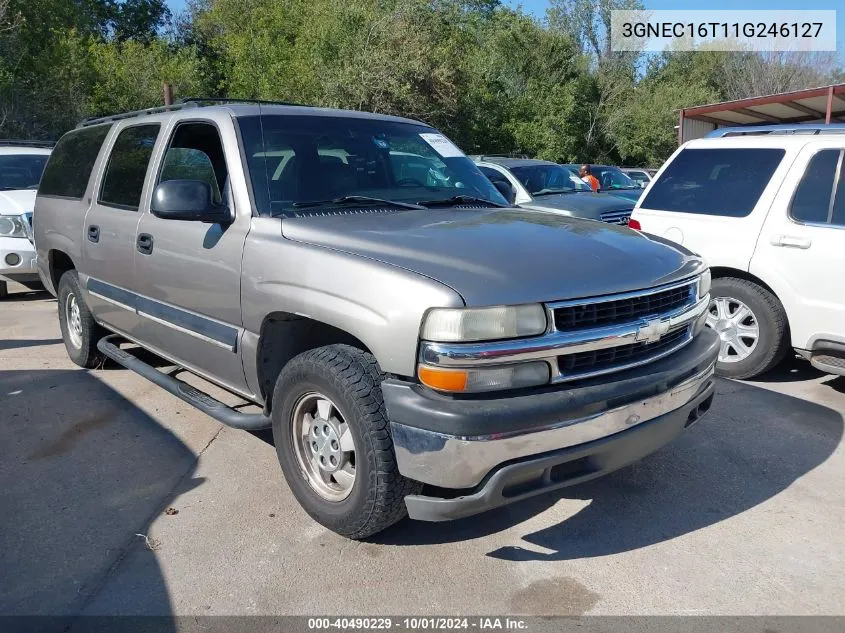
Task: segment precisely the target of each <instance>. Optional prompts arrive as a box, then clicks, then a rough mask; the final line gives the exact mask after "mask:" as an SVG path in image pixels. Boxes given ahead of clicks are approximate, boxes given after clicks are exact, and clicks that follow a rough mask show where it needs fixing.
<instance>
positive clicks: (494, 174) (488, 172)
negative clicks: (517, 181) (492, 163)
mask: <svg viewBox="0 0 845 633" xmlns="http://www.w3.org/2000/svg"><path fill="white" fill-rule="evenodd" d="M478 169H479V170H480V171H481V173H482V174H484V175H485V176H487V178H489V179H490V182H496V181H497V180H498V181H501V182H508V179H507V178H505V176H504V174H501V173H499V172H498V171H496V170H495V169H492V168H491V167H479V168H478Z"/></svg>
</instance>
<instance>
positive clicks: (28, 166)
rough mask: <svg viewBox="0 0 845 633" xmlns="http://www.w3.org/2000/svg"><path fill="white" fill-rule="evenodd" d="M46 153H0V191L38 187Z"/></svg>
mask: <svg viewBox="0 0 845 633" xmlns="http://www.w3.org/2000/svg"><path fill="white" fill-rule="evenodd" d="M48 158H50V156H49V155H48V154H0V191H9V190H12V189H38V182H39V181H40V180H41V173H42V172H43V171H44V165H46V164H47V159H48Z"/></svg>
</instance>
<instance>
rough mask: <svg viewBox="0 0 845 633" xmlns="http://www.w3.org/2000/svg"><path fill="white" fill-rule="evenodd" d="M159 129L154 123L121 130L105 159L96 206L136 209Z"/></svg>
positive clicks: (139, 202)
mask: <svg viewBox="0 0 845 633" xmlns="http://www.w3.org/2000/svg"><path fill="white" fill-rule="evenodd" d="M160 127H161V126H160V125H159V124H158V123H154V124H153V123H151V124H148V125H134V126H132V127H127V128H124V129H123V130H121V132H120V134H118V136H117V140H116V141H115V142H114V147H113V148H112V151H111V156H109V164H108V166H107V167H106V175H105V176H104V177H103V187H102V189H101V190H100V200H99V201H100V203H102V204H106V205H109V206H114V207H119V208H121V209H130V210H134V211H137V210H138V205H140V204H141V192H142V190H143V189H144V178H145V177H146V175H147V167H148V166H149V164H150V157H151V156H152V154H153V146H154V145H155V142H156V137H157V136H158V131H159V128H160Z"/></svg>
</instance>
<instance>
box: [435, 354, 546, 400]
mask: <svg viewBox="0 0 845 633" xmlns="http://www.w3.org/2000/svg"><path fill="white" fill-rule="evenodd" d="M418 374H419V377H420V382H421V383H423V384H424V385H426V386H428V387H431V388H432V389H437V390H438V391H451V392H455V393H480V392H483V391H498V390H500V389H519V388H521V387H536V386H538V385H545V384H546V383H548V382H549V376H550V374H549V365H548V363H545V362H542V361H538V362H530V363H517V364H513V365H502V366H499V367H483V368H478V369H451V368H450V369H442V368H439V367H430V366H428V365H420V366H419V369H418Z"/></svg>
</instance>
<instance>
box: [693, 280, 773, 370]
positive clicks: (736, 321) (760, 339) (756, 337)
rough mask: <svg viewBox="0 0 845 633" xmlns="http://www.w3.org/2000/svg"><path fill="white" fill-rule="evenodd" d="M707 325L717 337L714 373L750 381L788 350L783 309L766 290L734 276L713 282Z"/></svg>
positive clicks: (769, 367) (770, 366) (771, 365)
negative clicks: (717, 357) (719, 343)
mask: <svg viewBox="0 0 845 633" xmlns="http://www.w3.org/2000/svg"><path fill="white" fill-rule="evenodd" d="M710 296H711V300H710V308H709V313H708V315H707V326H708V327H710V328H712V329H713V330H715V331H716V333H717V334H719V338H720V339H721V345H720V347H719V359H718V361H717V363H716V373H717V374H718V375H719V376H724V377H726V378H753V377H754V376H759V375H760V374H763V373H765V372H767V371H769V370H770V369H772V368H773V367H774V366H775V365H777V364H778V363H779V362H780V361H781V360H782V359H783V357H784V356H785V354H786V353H787V351H789V337H788V330H789V328H788V325H787V320H786V313H785V312H784V309H783V306H782V305H781V304H780V301H778V299H777V297H775V296H774V295H773V294H772V293H771V292H769V290H767V289H766V288H763V287H762V286H760V285H758V284H756V283H754V282H752V281H748V280H747V279H739V278H736V277H720V278H717V279H714V280H713V285H712V287H711V290H710Z"/></svg>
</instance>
